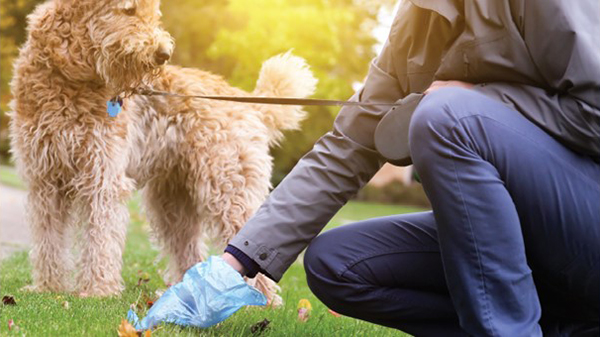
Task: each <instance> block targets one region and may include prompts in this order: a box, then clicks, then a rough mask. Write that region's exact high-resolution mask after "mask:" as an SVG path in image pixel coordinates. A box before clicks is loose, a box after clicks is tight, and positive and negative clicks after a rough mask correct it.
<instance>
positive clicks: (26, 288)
mask: <svg viewBox="0 0 600 337" xmlns="http://www.w3.org/2000/svg"><path fill="white" fill-rule="evenodd" d="M19 291H22V292H25V293H41V292H43V291H44V290H43V289H41V288H40V287H38V286H35V285H33V284H29V285H26V286H24V287H22V288H21V289H19Z"/></svg>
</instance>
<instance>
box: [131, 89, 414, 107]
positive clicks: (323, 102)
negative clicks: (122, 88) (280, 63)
mask: <svg viewBox="0 0 600 337" xmlns="http://www.w3.org/2000/svg"><path fill="white" fill-rule="evenodd" d="M135 93H136V94H138V95H143V96H166V97H178V98H199V99H210V100H216V101H229V102H238V103H255V104H276V105H304V106H390V107H394V106H400V105H402V104H400V103H397V102H394V103H379V102H369V103H367V102H349V101H339V100H332V99H316V98H290V97H258V96H217V95H182V94H176V93H171V92H166V91H158V90H152V89H138V90H137V91H136V92H135Z"/></svg>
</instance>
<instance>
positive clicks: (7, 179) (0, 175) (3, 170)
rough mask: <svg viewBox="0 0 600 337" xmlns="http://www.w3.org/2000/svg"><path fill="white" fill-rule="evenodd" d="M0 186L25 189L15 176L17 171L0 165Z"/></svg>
mask: <svg viewBox="0 0 600 337" xmlns="http://www.w3.org/2000/svg"><path fill="white" fill-rule="evenodd" d="M0 184H2V185H5V186H10V187H15V188H20V189H25V184H24V183H23V182H22V181H21V179H20V178H19V176H18V175H17V171H16V170H15V169H14V168H13V167H10V166H4V165H0Z"/></svg>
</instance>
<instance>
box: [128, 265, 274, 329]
mask: <svg viewBox="0 0 600 337" xmlns="http://www.w3.org/2000/svg"><path fill="white" fill-rule="evenodd" d="M266 304H267V298H266V297H265V296H264V295H263V294H262V293H261V292H260V291H258V290H256V289H255V288H253V287H252V286H250V285H248V284H247V283H246V282H245V281H244V279H243V278H242V276H241V275H240V274H239V273H238V272H237V271H236V270H235V269H233V268H232V267H231V266H230V265H229V264H228V263H227V262H225V261H224V260H223V259H221V258H220V257H218V256H211V257H209V258H208V260H207V261H205V262H202V263H198V264H196V265H195V266H193V267H192V268H190V269H189V270H188V271H187V272H186V273H185V275H184V276H183V280H182V281H181V282H179V283H177V284H175V285H174V286H172V287H171V288H169V289H168V290H167V291H166V292H165V293H164V294H163V295H162V296H161V297H160V298H159V299H158V300H157V301H156V302H155V303H154V305H153V306H152V308H150V310H149V311H148V315H146V317H144V319H142V320H141V321H140V320H139V318H138V316H137V314H136V313H135V312H134V311H133V310H129V312H128V314H127V319H128V320H129V321H130V322H131V323H132V324H133V326H134V327H135V328H136V329H137V330H148V329H152V328H153V327H155V326H156V325H158V324H160V323H175V324H178V325H182V326H194V327H200V328H207V327H209V326H212V325H215V324H217V323H219V322H222V321H224V320H225V319H226V318H228V317H229V316H231V315H232V314H233V313H235V312H236V311H238V310H239V309H240V308H241V307H243V306H245V305H266Z"/></svg>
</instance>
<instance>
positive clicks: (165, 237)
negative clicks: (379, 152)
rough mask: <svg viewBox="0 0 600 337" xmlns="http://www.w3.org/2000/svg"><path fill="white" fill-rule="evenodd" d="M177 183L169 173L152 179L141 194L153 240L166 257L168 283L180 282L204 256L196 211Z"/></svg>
mask: <svg viewBox="0 0 600 337" xmlns="http://www.w3.org/2000/svg"><path fill="white" fill-rule="evenodd" d="M179 180H180V179H178V178H177V174H175V173H173V174H169V175H168V179H165V178H164V177H161V178H156V179H153V180H151V181H150V182H148V183H147V184H146V187H145V188H144V191H143V196H144V203H145V206H146V212H147V215H148V220H149V221H150V225H151V227H152V231H153V233H152V234H153V237H154V239H155V240H156V241H157V242H158V244H159V245H160V246H161V248H162V251H163V254H164V255H166V256H168V257H169V266H168V270H167V273H166V275H165V282H167V283H174V282H178V281H180V280H181V279H182V277H183V274H185V272H186V271H187V270H188V269H189V268H190V267H192V266H193V265H195V264H196V263H198V262H201V261H204V259H205V258H206V253H207V246H206V244H205V242H204V233H203V231H202V225H201V219H200V216H199V210H198V208H197V207H196V204H195V203H194V202H193V200H192V198H191V196H190V194H189V192H188V191H187V189H186V188H185V187H184V186H182V184H181V183H180V182H179Z"/></svg>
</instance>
